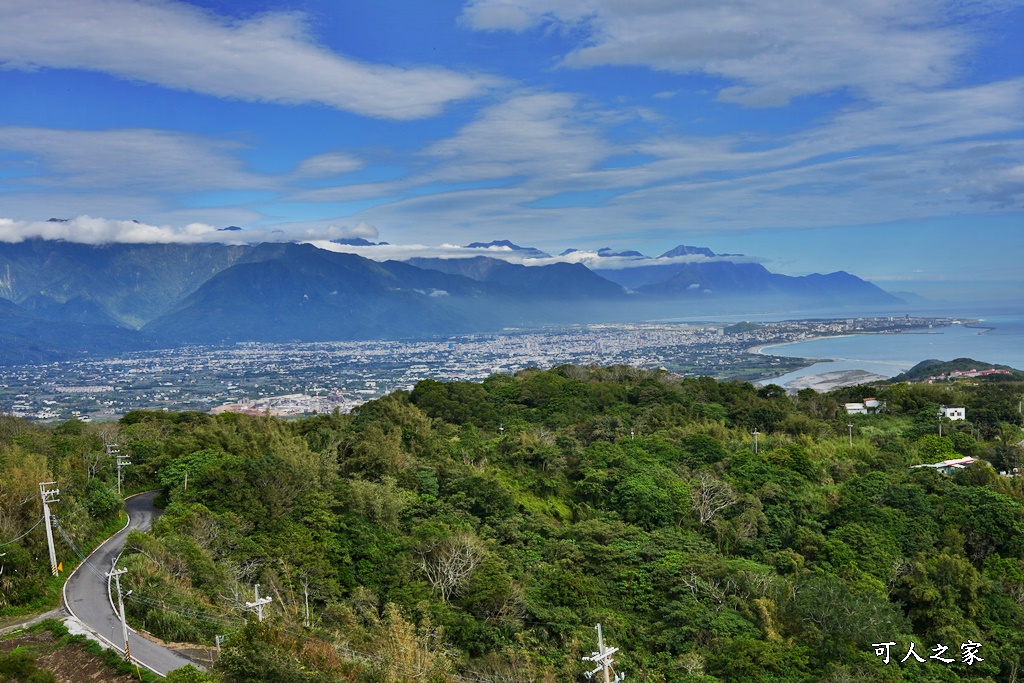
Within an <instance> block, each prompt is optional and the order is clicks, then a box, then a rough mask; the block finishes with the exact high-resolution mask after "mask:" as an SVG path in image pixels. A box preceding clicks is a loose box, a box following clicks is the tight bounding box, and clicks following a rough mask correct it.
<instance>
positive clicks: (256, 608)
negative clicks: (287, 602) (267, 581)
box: [245, 583, 270, 621]
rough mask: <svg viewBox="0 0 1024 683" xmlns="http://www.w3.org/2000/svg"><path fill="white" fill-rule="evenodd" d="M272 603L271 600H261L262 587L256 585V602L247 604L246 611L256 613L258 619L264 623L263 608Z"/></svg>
mask: <svg viewBox="0 0 1024 683" xmlns="http://www.w3.org/2000/svg"><path fill="white" fill-rule="evenodd" d="M268 602H270V598H269V597H268V598H260V585H259V584H258V583H257V584H256V600H255V601H254V602H247V603H245V609H247V610H249V611H250V612H255V613H256V618H257V619H259V620H260V621H263V606H264V605H266V604H267V603H268Z"/></svg>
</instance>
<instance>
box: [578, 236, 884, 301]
mask: <svg viewBox="0 0 1024 683" xmlns="http://www.w3.org/2000/svg"><path fill="white" fill-rule="evenodd" d="M682 256H695V257H701V258H697V259H694V260H692V261H675V262H673V261H672V259H677V258H678V257H682ZM729 257H733V258H740V257H741V255H739V254H715V253H714V252H713V251H711V250H710V249H707V248H705V247H690V246H686V245H679V246H678V247H675V248H674V249H671V250H669V251H667V252H665V253H664V254H662V255H661V256H659V257H657V258H649V259H645V260H637V261H636V262H635V263H637V264H639V265H634V266H632V267H628V268H617V269H616V268H602V269H599V270H598V271H597V272H598V274H600V275H601V277H603V278H605V279H608V280H611V281H612V282H616V283H618V284H620V285H622V286H623V287H626V288H627V289H630V290H633V291H635V292H637V293H638V294H643V295H645V296H648V297H654V298H659V299H686V300H695V299H697V300H707V299H716V300H721V299H743V300H749V299H767V298H772V297H774V298H778V299H780V300H785V301H787V302H794V301H799V302H803V303H804V304H839V305H843V304H845V305H849V304H854V303H856V304H896V303H900V302H901V300H900V299H899V298H897V297H894V296H892V295H891V294H889V293H888V292H886V291H884V290H882V289H881V288H879V287H877V286H876V285H873V284H871V283H870V282H867V281H865V280H862V279H860V278H858V277H856V276H854V275H850V274H849V273H845V272H837V273H829V274H827V275H820V274H812V275H806V276H789V275H780V274H778V273H772V272H771V271H769V270H768V269H767V268H765V267H764V266H763V265H761V264H760V263H746V262H742V261H741V262H735V261H730V260H727V259H728V258H729Z"/></svg>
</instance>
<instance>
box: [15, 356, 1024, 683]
mask: <svg viewBox="0 0 1024 683" xmlns="http://www.w3.org/2000/svg"><path fill="white" fill-rule="evenodd" d="M1021 393H1022V386H1021V385H1020V384H1012V383H1010V384H998V385H988V386H978V387H970V386H966V387H960V386H953V387H950V388H945V387H942V388H939V387H935V386H930V385H924V386H908V385H898V386H894V387H891V388H888V389H885V390H883V391H882V393H881V394H879V393H878V392H877V391H876V390H873V389H869V388H854V389H848V390H843V391H841V392H836V393H834V394H831V395H820V394H817V393H815V392H814V391H812V390H805V391H802V392H800V394H799V395H798V396H795V397H790V396H787V395H786V394H785V393H784V392H783V391H782V390H781V389H779V388H778V387H774V386H768V387H764V388H760V389H757V388H755V387H753V386H751V385H750V384H745V383H719V382H715V381H713V380H710V379H699V380H696V379H680V378H678V377H675V376H672V375H669V374H667V373H651V372H644V371H639V370H635V369H632V368H625V367H615V368H581V367H573V366H565V367H560V368H555V369H552V370H549V371H538V370H528V371H523V372H521V373H519V374H518V375H517V376H515V377H509V376H504V375H495V376H492V377H490V378H489V379H488V380H486V381H485V382H484V383H483V384H473V383H450V384H447V383H440V382H434V381H425V382H421V383H420V384H419V385H417V387H416V388H415V389H414V390H413V391H412V392H410V393H404V392H397V393H395V394H392V395H390V396H388V397H386V398H383V399H381V400H377V401H373V402H370V403H368V404H365V405H364V406H362V407H361V408H360V409H359V411H358V412H357V414H354V415H351V416H349V415H321V416H314V417H311V418H308V419H303V420H295V421H281V420H277V419H273V418H269V417H267V418H259V417H257V418H253V417H245V416H240V415H232V414H224V415H220V416H217V417H211V416H207V415H201V414H195V413H184V414H173V413H146V412H139V413H132V414H129V415H127V416H126V417H125V418H124V419H123V420H122V421H121V423H120V424H119V425H118V426H117V429H118V432H119V433H118V435H117V440H118V442H119V443H120V444H121V448H122V450H123V451H124V452H126V453H130V454H131V456H132V460H133V462H134V463H135V464H134V465H133V466H132V468H131V469H130V477H131V479H130V483H131V484H132V485H134V486H140V487H141V486H144V485H147V484H148V485H155V486H159V487H162V488H163V489H164V491H165V495H164V496H163V498H164V503H165V504H166V513H165V514H164V516H163V517H161V518H160V520H159V521H158V522H157V524H156V526H155V528H154V531H153V533H152V534H150V535H140V534H136V535H133V536H132V537H131V538H130V539H129V544H128V549H127V550H126V557H125V558H123V559H122V565H123V566H125V567H127V568H128V569H129V570H130V571H129V573H128V574H127V575H126V577H125V578H124V579H123V581H125V582H126V583H127V587H129V588H131V589H132V590H133V594H132V595H131V596H130V599H129V600H128V602H127V605H128V607H129V610H130V612H131V616H132V618H133V619H134V620H135V621H136V622H137V623H138V624H139V625H140V626H143V625H144V626H145V628H146V629H147V630H149V631H152V632H154V633H156V634H157V635H161V636H163V637H166V638H169V639H179V640H194V641H198V642H207V643H210V642H212V641H213V638H214V636H216V635H222V634H227V636H228V638H227V641H226V645H224V646H223V651H222V655H221V659H220V660H219V663H218V665H217V667H216V668H215V669H214V670H213V671H212V672H210V674H209V675H210V676H211V677H213V678H216V679H219V680H224V681H333V680H342V679H344V680H351V681H400V680H411V679H412V678H415V677H419V678H426V679H430V680H452V681H454V680H459V679H458V678H457V676H460V675H461V676H464V677H468V678H473V679H479V680H488V681H552V682H553V681H571V680H584V679H583V672H584V671H586V670H587V669H588V668H590V667H589V665H585V664H584V663H583V662H581V661H580V658H581V657H582V656H585V655H588V654H590V653H591V652H592V651H593V650H595V649H596V645H597V644H596V633H595V631H594V628H593V627H594V625H595V624H597V623H601V624H602V626H603V631H604V635H605V638H606V640H607V641H608V642H609V643H610V644H612V645H614V646H617V647H619V648H621V651H620V653H619V655H617V659H618V663H619V665H618V666H619V670H622V671H625V672H626V673H627V680H642V681H659V682H660V681H666V682H669V681H671V682H679V683H682V682H686V681H693V682H698V681H701V682H705V683H711V682H712V681H715V680H720V681H821V680H826V681H849V680H854V679H859V680H868V681H871V680H875V681H954V680H960V679H961V678H967V679H976V680H993V681H1013V680H1016V679H1017V677H1018V676H1019V670H1020V667H1021V665H1022V664H1024V540H1022V539H1024V489H1022V486H1021V484H1020V481H1019V480H1018V479H1015V478H1010V477H1005V476H1000V475H999V474H998V470H1001V469H1010V470H1012V468H1013V467H1015V466H1016V465H1017V464H1018V459H1019V458H1020V456H1021V452H1020V447H1019V446H1017V445H1016V444H1017V443H1018V442H1019V441H1020V440H1021V439H1022V438H1024V433H1022V432H1021V429H1020V426H1019V419H1020V416H1019V414H1018V412H1017V401H1018V400H1019V398H1020V395H1021ZM867 395H878V397H879V398H882V399H883V400H885V402H886V410H885V411H884V412H883V413H881V414H879V415H870V416H847V415H845V414H841V413H840V411H839V409H838V405H839V404H840V403H841V402H844V401H850V400H857V399H859V398H863V397H864V396H867ZM942 403H946V404H951V403H957V404H960V405H965V406H967V409H968V417H969V418H971V419H972V422H969V423H967V422H960V423H951V422H948V421H946V422H945V423H944V424H943V425H942V434H943V436H941V437H940V436H939V435H938V424H937V422H938V419H937V417H936V413H937V407H938V405H939V404H942ZM5 424H7V423H5ZM12 424H13V423H12ZM851 424H852V425H853V427H852V429H851V427H849V426H848V425H851ZM90 428H92V426H90ZM25 429H27V428H25ZM75 429H81V426H80V425H79V426H78V427H77V428H76V427H74V426H71V427H69V426H68V425H64V426H62V427H60V428H58V429H57V430H54V431H43V430H29V431H24V430H23V433H21V434H14V435H6V436H2V437H0V444H2V446H0V449H2V450H0V458H4V459H5V460H3V462H4V463H20V462H29V461H32V462H37V465H38V466H39V467H51V468H53V467H55V465H54V464H53V463H56V464H58V465H59V464H60V463H61V462H62V460H61V458H65V459H67V462H69V463H70V462H72V461H75V462H77V460H75V458H73V457H71V456H68V455H62V451H60V450H59V449H56V448H55V447H54V446H53V444H55V443H58V442H59V443H62V444H63V443H66V442H65V441H60V439H67V438H69V437H67V436H66V435H64V434H63V433H61V434H59V433H58V432H61V431H62V430H63V431H64V432H66V431H68V430H71V431H74V430H75ZM755 430H756V431H757V432H758V434H757V437H756V438H757V443H756V449H755V441H754V439H755V436H754V435H753V434H752V432H753V431H755ZM8 431H11V430H8ZM851 431H852V445H851V443H850V442H851ZM86 436H87V435H80V436H77V437H75V439H79V441H73V443H74V444H76V446H75V448H78V447H83V448H84V447H85V446H83V442H82V441H81V439H85V438H86ZM87 445H88V444H86V446H87ZM90 452H91V451H90ZM35 453H39V455H35ZM956 454H961V455H973V456H977V457H983V458H985V459H987V460H989V461H990V462H991V463H992V464H993V465H994V468H993V467H990V466H989V465H987V464H984V463H979V464H975V465H972V466H970V467H969V468H967V469H966V470H964V471H963V472H961V473H959V474H957V475H954V476H952V477H949V476H944V475H942V474H939V473H938V472H936V471H935V470H931V469H916V470H911V469H910V466H911V465H914V464H919V463H925V462H936V461H938V460H943V459H946V458H949V457H954V456H955V455H956ZM74 455H75V457H85V454H84V452H83V453H82V454H79V453H77V452H76V453H75V454H74ZM40 457H42V458H43V459H42V460H40V459H39V458H40ZM33 458H35V460H33ZM3 471H4V472H5V477H6V469H5V470H3ZM55 472H56V470H55ZM33 476H34V475H33ZM55 476H56V475H55ZM23 478H24V480H25V481H26V482H28V481H30V480H31V481H32V485H33V486H34V479H33V478H32V476H29V475H25V477H23ZM5 481H6V479H5ZM90 481H97V482H98V483H96V484H94V485H93V487H94V488H96V489H97V490H98V488H97V487H101V485H102V484H103V482H109V481H110V480H109V478H107V479H103V475H102V473H99V474H98V475H97V476H96V477H94V478H93V479H87V481H86V484H85V486H88V485H89V484H88V482H90ZM5 486H6V484H5ZM23 488H26V490H27V484H25V485H24V486H23ZM4 490H6V489H4ZM4 500H5V501H6V499H4ZM5 504H6V503H5ZM23 516H24V520H23V521H24V522H26V523H27V522H31V521H33V520H32V518H31V515H30V514H27V515H23ZM16 526H17V525H14V526H12V527H10V529H11V531H14V530H16V529H15V527H16ZM4 529H5V532H4V533H5V535H4V536H3V537H0V542H4V541H6V540H7V537H8V535H9V534H8V532H7V531H6V529H7V527H4ZM33 538H34V537H33V536H29V537H28V539H26V541H22V542H19V543H25V542H27V541H29V540H32V539H33ZM36 543H37V541H36ZM31 547H32V548H33V549H34V550H31V551H30V550H28V546H26V552H38V545H35V546H31ZM44 552H45V551H44ZM7 579H8V574H7V573H5V574H4V575H3V576H2V577H0V582H2V581H6V580H7ZM257 583H258V584H260V593H261V595H268V596H270V597H271V598H272V602H271V603H270V604H269V605H268V606H267V615H268V619H267V620H266V621H265V622H263V623H262V624H259V623H257V622H255V621H254V620H253V619H252V617H250V618H249V623H248V625H246V624H245V615H246V612H245V610H244V609H243V608H244V602H245V601H251V600H252V599H253V592H252V590H253V585H254V584H257ZM7 585H8V584H4V583H0V586H2V587H5V588H6V586H7ZM307 596H308V600H309V621H308V624H309V625H308V627H307V626H306V625H305V623H306V597H307ZM21 599H24V598H21ZM8 601H9V602H10V603H12V604H16V603H17V600H10V599H8ZM884 642H894V643H895V645H893V646H891V661H890V662H889V664H884V663H883V661H882V658H881V657H878V656H876V654H875V648H874V647H873V645H872V644H874V643H884ZM911 642H914V643H915V652H916V653H918V654H919V655H920V656H921V657H922V658H924V659H925V663H918V662H917V661H915V659H914V658H913V657H912V656H911V657H909V658H907V661H905V662H903V663H901V662H900V660H901V659H904V657H905V656H906V655H907V653H908V649H909V647H910V643H911ZM972 642H973V643H980V645H981V647H980V648H977V653H978V656H979V657H981V658H982V659H981V660H976V661H974V663H973V664H972V665H970V666H968V665H967V664H965V663H964V662H962V661H961V659H962V657H961V645H962V644H965V643H972ZM937 645H945V646H948V647H949V650H948V651H946V652H945V654H943V653H941V652H938V651H937V650H936V649H935V648H936V646H937ZM936 653H938V654H937V656H942V657H944V658H951V659H953V660H954V661H952V662H950V663H944V662H942V661H939V660H938V659H930V657H932V655H936ZM982 660H983V661H982Z"/></svg>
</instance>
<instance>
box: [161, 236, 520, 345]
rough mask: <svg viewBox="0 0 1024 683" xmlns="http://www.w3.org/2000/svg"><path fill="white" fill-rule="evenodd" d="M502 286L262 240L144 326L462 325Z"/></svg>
mask: <svg viewBox="0 0 1024 683" xmlns="http://www.w3.org/2000/svg"><path fill="white" fill-rule="evenodd" d="M502 294H503V292H502V291H501V290H496V289H494V288H489V287H486V286H484V285H482V284H481V283H478V282H475V281H473V280H470V279H468V278H461V277H453V276H450V275H446V274H444V273H440V272H437V271H431V270H423V269H420V268H416V267H414V266H410V265H407V264H404V263H398V262H395V261H389V262H387V263H377V262H375V261H371V260H369V259H365V258H362V257H361V256H356V255H355V254H343V253H336V252H330V251H324V250H321V249H317V248H316V247H313V246H311V245H295V244H275V245H270V244H263V245H259V246H258V247H256V248H255V249H254V250H253V252H252V253H250V254H248V255H247V258H246V259H245V262H242V263H238V264H236V265H234V266H231V267H230V268H227V269H225V270H223V271H221V272H220V273H218V274H217V275H215V276H213V277H212V278H210V279H209V280H208V281H207V282H206V283H205V284H203V285H202V286H201V287H200V288H199V289H197V290H196V291H195V292H193V293H192V294H190V295H189V296H187V297H185V299H184V300H183V301H182V302H181V303H180V304H179V305H178V306H176V307H175V308H174V310H172V311H170V312H169V313H167V314H165V315H162V316H160V317H159V318H157V319H155V320H153V321H152V322H150V323H149V324H147V325H146V326H145V327H144V328H143V330H144V331H145V332H146V333H148V334H150V335H152V336H155V337H158V338H161V339H169V340H172V341H174V342H179V343H180V342H186V343H216V342H222V341H239V340H258V341H275V342H284V341H293V340H301V341H325V340H345V339H371V338H393V337H400V336H415V335H425V334H442V333H459V332H465V331H471V330H473V329H477V326H478V325H480V326H483V327H490V324H489V323H488V321H486V320H485V319H484V318H486V308H487V307H486V306H483V305H480V304H479V303H477V302H476V301H475V300H479V299H482V298H487V297H491V298H494V299H497V298H500V297H501V296H502ZM475 303H477V305H474V304H475ZM462 304H465V306H463V305H462ZM470 314H474V315H470Z"/></svg>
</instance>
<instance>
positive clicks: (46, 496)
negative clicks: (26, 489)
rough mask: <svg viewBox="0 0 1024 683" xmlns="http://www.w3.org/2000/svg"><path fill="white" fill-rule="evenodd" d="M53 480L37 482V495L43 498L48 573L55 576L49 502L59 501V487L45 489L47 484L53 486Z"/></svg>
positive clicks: (55, 566)
mask: <svg viewBox="0 0 1024 683" xmlns="http://www.w3.org/2000/svg"><path fill="white" fill-rule="evenodd" d="M56 484H57V482H55V481H44V482H41V483H40V484H39V497H40V498H42V499H43V519H44V520H45V521H44V524H45V526H46V545H47V547H48V548H49V549H50V573H51V574H53V575H54V576H57V551H56V550H54V549H53V525H52V524H51V522H50V504H51V503H59V502H60V501H59V500H57V496H59V495H60V489H51V490H47V488H46V487H47V486H55V485H56Z"/></svg>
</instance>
